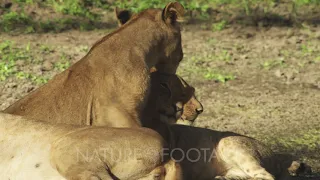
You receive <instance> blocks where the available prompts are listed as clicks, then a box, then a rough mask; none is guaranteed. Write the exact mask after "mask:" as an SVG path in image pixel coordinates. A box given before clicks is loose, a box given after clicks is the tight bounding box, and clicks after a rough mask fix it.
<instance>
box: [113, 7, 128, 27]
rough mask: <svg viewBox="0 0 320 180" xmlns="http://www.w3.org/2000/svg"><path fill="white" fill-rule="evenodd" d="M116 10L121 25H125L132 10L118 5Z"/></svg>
mask: <svg viewBox="0 0 320 180" xmlns="http://www.w3.org/2000/svg"><path fill="white" fill-rule="evenodd" d="M114 12H115V14H116V17H117V19H118V23H119V26H121V25H124V24H125V23H126V22H128V21H129V19H130V18H131V16H132V13H131V11H129V10H126V9H121V8H118V7H116V8H115V9H114Z"/></svg>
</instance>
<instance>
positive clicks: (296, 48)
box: [0, 25, 320, 177]
mask: <svg viewBox="0 0 320 180" xmlns="http://www.w3.org/2000/svg"><path fill="white" fill-rule="evenodd" d="M205 29H206V28H205V25H188V26H185V27H184V30H183V47H184V54H185V55H184V60H183V61H182V64H181V66H180V67H179V70H178V73H179V74H180V75H181V76H182V77H184V78H185V79H186V80H187V81H188V82H189V83H190V84H191V85H193V86H194V87H195V88H196V94H197V96H198V97H199V100H201V102H202V103H203V106H204V112H203V114H202V115H200V116H199V117H198V119H197V120H196V122H195V126H199V127H206V128H211V129H215V130H223V131H234V132H237V133H241V134H244V135H248V136H252V137H255V138H257V139H259V140H261V141H263V142H264V143H266V144H268V145H270V146H271V147H272V148H273V149H274V150H275V151H277V152H286V153H291V154H294V155H297V156H299V157H300V158H301V160H304V161H306V162H307V163H308V164H310V165H311V166H312V168H313V171H314V172H315V173H316V174H319V172H320V123H319V122H320V113H319V111H320V101H319V100H320V43H319V42H320V27H317V26H306V27H304V28H301V29H296V28H291V27H268V28H266V27H264V28H259V27H242V26H240V25H233V26H231V27H228V28H226V29H224V30H222V31H218V32H212V31H211V30H205ZM109 31H110V29H105V30H97V31H90V32H80V31H74V30H72V31H68V32H63V33H59V34H52V33H47V34H29V35H28V34H26V35H16V36H12V35H8V34H1V36H0V42H3V41H4V40H10V41H13V42H15V44H16V45H17V46H18V47H26V46H27V45H28V44H29V45H28V46H29V48H30V52H31V54H32V57H34V58H35V59H37V61H30V62H24V61H19V62H17V68H18V69H19V70H20V71H24V72H30V73H34V74H36V75H37V76H42V77H47V78H51V77H52V76H53V75H55V74H57V73H58V72H60V71H62V69H61V68H59V67H60V66H61V63H60V62H62V61H64V62H65V61H69V62H70V64H72V63H74V62H76V61H77V60H79V59H80V58H81V57H83V56H84V55H85V53H86V52H87V51H88V49H89V48H90V47H91V45H92V44H93V43H94V42H95V41H97V40H98V39H99V38H101V37H102V36H103V35H105V34H107V33H108V32H109ZM59 63H60V64H59ZM84 73H85V72H84ZM227 75H229V76H231V77H232V78H231V80H229V81H227V82H225V83H223V82H219V81H218V80H215V77H220V79H221V77H222V79H224V77H227ZM216 79H219V78H216ZM38 86H39V85H37V84H36V83H34V82H33V81H31V80H29V79H18V78H16V77H14V76H13V77H9V78H8V79H7V80H5V81H2V82H1V81H0V110H2V109H4V108H6V107H7V106H8V105H10V104H11V103H13V102H14V101H16V100H17V99H19V98H21V97H23V96H24V95H26V94H27V93H29V92H30V91H32V90H33V89H35V88H36V87H38ZM316 174H314V175H313V176H317V175H316ZM319 177H320V176H319Z"/></svg>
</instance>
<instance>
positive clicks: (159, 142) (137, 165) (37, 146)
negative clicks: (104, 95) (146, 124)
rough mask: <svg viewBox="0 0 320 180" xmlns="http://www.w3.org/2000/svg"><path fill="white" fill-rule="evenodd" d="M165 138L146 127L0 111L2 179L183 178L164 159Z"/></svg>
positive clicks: (173, 163) (174, 166) (129, 179)
mask: <svg viewBox="0 0 320 180" xmlns="http://www.w3.org/2000/svg"><path fill="white" fill-rule="evenodd" d="M163 147H166V143H165V142H164V140H163V139H162V138H161V136H160V135H159V134H157V133H156V132H154V131H152V130H150V129H146V128H133V129H130V128H108V127H90V126H86V127H85V126H73V125H65V124H56V125H53V124H50V123H47V122H39V121H30V120H28V121H26V120H25V119H24V118H23V117H21V116H16V115H9V114H4V113H0V149H1V153H0V159H1V162H0V179H14V180H23V179H26V178H31V179H33V180H43V179H46V180H62V179H68V180H88V179H90V178H92V179H94V178H95V179H102V180H109V179H115V177H116V178H118V179H127V180H132V179H149V180H158V179H168V180H178V179H181V171H180V167H179V164H177V163H175V162H173V161H171V160H166V159H165V160H164V162H165V163H163V160H162V156H161V152H162V148H163Z"/></svg>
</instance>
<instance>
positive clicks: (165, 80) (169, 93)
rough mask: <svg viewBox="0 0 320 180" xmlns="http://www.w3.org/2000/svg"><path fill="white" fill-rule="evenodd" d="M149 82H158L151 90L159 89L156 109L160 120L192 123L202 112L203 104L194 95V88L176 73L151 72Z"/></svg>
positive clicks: (172, 122)
mask: <svg viewBox="0 0 320 180" xmlns="http://www.w3.org/2000/svg"><path fill="white" fill-rule="evenodd" d="M155 73H157V74H155ZM155 76H158V77H155ZM151 84H152V85H154V84H159V86H158V87H156V88H154V89H152V90H153V91H156V90H157V89H158V90H159V95H158V99H157V106H158V107H157V109H158V112H159V114H160V120H161V121H163V122H166V123H169V124H174V123H177V120H179V122H180V123H182V124H192V123H193V122H194V120H195V119H196V118H197V117H198V115H199V114H201V113H202V112H203V106H202V104H201V103H200V101H198V99H197V98H196V96H195V89H194V88H193V87H192V86H189V85H188V84H187V83H186V81H184V80H183V79H182V78H181V77H179V76H178V75H168V74H161V73H159V72H154V73H151Z"/></svg>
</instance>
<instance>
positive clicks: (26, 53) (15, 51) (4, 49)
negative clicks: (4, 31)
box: [0, 41, 48, 84]
mask: <svg viewBox="0 0 320 180" xmlns="http://www.w3.org/2000/svg"><path fill="white" fill-rule="evenodd" d="M0 57H1V61H0V81H4V80H6V79H7V78H8V77H16V78H18V79H30V80H31V81H32V82H35V83H36V84H43V83H46V82H47V81H48V78H46V77H42V76H37V75H34V74H31V73H27V72H23V71H21V70H19V69H18V66H17V62H18V61H22V62H24V63H25V64H35V63H38V62H40V61H38V60H37V58H36V57H34V56H33V55H32V52H31V47H30V43H28V44H27V45H26V46H25V47H18V46H17V45H16V43H15V42H13V41H4V42H2V43H0Z"/></svg>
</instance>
